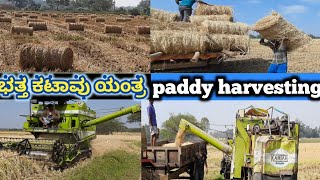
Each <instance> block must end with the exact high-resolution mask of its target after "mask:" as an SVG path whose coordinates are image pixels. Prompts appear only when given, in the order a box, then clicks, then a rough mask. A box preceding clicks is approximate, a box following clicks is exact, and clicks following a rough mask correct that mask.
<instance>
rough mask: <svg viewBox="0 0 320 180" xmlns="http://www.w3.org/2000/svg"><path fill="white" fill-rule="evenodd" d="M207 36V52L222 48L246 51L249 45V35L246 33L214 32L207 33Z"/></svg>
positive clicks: (217, 50)
mask: <svg viewBox="0 0 320 180" xmlns="http://www.w3.org/2000/svg"><path fill="white" fill-rule="evenodd" d="M208 37H209V43H208V46H207V50H208V51H209V52H219V51H222V50H228V51H243V52H247V51H248V48H249V45H250V37H249V36H248V35H224V34H214V35H208Z"/></svg>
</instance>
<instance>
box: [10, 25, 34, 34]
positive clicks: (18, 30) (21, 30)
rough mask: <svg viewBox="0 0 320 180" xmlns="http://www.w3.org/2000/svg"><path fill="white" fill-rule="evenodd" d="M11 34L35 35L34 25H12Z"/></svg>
mask: <svg viewBox="0 0 320 180" xmlns="http://www.w3.org/2000/svg"><path fill="white" fill-rule="evenodd" d="M10 32H11V34H28V35H29V36H33V27H24V26H12V27H11V31H10Z"/></svg>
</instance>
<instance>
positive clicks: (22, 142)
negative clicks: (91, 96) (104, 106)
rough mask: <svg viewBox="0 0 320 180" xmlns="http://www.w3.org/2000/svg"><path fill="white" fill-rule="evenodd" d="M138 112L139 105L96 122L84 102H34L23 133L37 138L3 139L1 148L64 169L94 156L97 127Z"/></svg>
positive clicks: (92, 112) (49, 100) (52, 100)
mask: <svg viewBox="0 0 320 180" xmlns="http://www.w3.org/2000/svg"><path fill="white" fill-rule="evenodd" d="M49 108H50V109H49ZM136 112H140V105H134V106H131V107H128V108H121V109H119V110H118V111H115V112H113V113H111V114H108V115H104V116H102V117H98V118H97V117H96V112H95V111H93V110H91V109H90V108H89V107H88V106H87V104H86V103H84V102H82V101H74V100H59V99H58V100H55V99H45V100H44V99H33V100H31V102H30V115H27V116H26V121H25V122H24V124H23V129H24V131H26V132H30V133H31V134H32V135H33V136H34V138H28V139H25V138H0V147H2V149H10V150H16V151H18V153H19V154H20V155H23V154H25V155H28V156H30V157H32V158H33V159H40V160H43V159H44V160H48V161H50V162H53V163H54V164H55V165H57V167H59V168H65V167H67V166H68V165H70V164H72V163H74V162H76V161H77V160H79V158H85V157H90V156H91V153H92V152H91V148H90V147H91V146H90V141H91V140H93V139H94V138H95V137H96V125H98V124H100V123H103V122H106V121H109V120H113V119H115V118H118V117H121V116H124V115H127V114H130V113H136ZM53 114H55V115H53ZM48 116H54V118H48ZM41 118H42V119H41ZM44 121H47V122H44Z"/></svg>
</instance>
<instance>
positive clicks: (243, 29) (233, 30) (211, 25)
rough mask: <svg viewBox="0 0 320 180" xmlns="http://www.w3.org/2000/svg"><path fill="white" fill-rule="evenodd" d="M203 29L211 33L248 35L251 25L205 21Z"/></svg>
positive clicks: (202, 25)
mask: <svg viewBox="0 0 320 180" xmlns="http://www.w3.org/2000/svg"><path fill="white" fill-rule="evenodd" d="M201 29H202V30H203V31H204V32H207V33H210V34H236V35H247V34H248V32H249V30H250V27H249V26H248V25H247V24H244V23H240V22H237V23H232V22H225V21H208V20H206V21H204V22H203V23H202V24H201Z"/></svg>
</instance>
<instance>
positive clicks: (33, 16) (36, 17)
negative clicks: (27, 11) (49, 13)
mask: <svg viewBox="0 0 320 180" xmlns="http://www.w3.org/2000/svg"><path fill="white" fill-rule="evenodd" d="M29 18H30V19H38V16H37V15H30V16H29Z"/></svg>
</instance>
